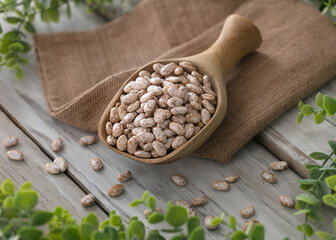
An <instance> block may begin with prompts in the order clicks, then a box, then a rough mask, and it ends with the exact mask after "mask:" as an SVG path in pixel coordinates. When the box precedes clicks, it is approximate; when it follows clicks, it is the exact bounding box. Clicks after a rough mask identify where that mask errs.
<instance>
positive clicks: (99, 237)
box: [91, 231, 110, 240]
mask: <svg viewBox="0 0 336 240" xmlns="http://www.w3.org/2000/svg"><path fill="white" fill-rule="evenodd" d="M91 240H110V239H109V237H108V236H106V235H105V234H104V233H102V232H98V231H96V232H94V233H93V234H92V236H91Z"/></svg>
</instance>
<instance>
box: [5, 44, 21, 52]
mask: <svg viewBox="0 0 336 240" xmlns="http://www.w3.org/2000/svg"><path fill="white" fill-rule="evenodd" d="M8 48H9V49H10V50H12V51H14V52H22V51H23V46H22V44H21V43H18V42H15V43H12V44H10V45H9V46H8Z"/></svg>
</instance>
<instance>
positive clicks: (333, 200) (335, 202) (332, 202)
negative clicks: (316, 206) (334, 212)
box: [322, 194, 336, 208]
mask: <svg viewBox="0 0 336 240" xmlns="http://www.w3.org/2000/svg"><path fill="white" fill-rule="evenodd" d="M322 199H323V202H324V203H325V204H326V205H328V206H330V207H334V208H336V194H334V195H331V194H329V195H325V196H323V198H322Z"/></svg>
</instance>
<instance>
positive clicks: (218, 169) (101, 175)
mask: <svg viewBox="0 0 336 240" xmlns="http://www.w3.org/2000/svg"><path fill="white" fill-rule="evenodd" d="M61 19H62V20H61V22H60V23H59V24H56V25H51V26H49V27H48V26H46V25H43V24H40V23H37V29H38V32H57V31H60V30H62V31H78V30H85V29H90V28H93V27H96V26H99V25H101V24H103V23H104V22H105V21H104V20H103V18H101V17H99V16H95V15H93V16H88V15H87V14H86V12H85V10H84V8H83V7H79V8H74V11H73V14H72V19H71V20H68V19H67V18H66V17H64V18H61ZM29 59H30V61H31V63H30V64H29V65H28V66H26V67H25V68H24V71H25V73H26V78H25V79H24V80H23V81H18V80H16V79H15V78H14V74H13V73H11V72H9V71H7V70H4V71H3V72H2V73H1V75H0V139H3V138H4V137H6V136H9V135H16V136H18V137H19V138H20V143H19V144H18V146H17V147H16V149H18V150H20V151H22V152H23V153H24V154H25V160H24V161H23V162H14V161H9V160H7V159H6V157H5V153H6V150H5V149H4V148H3V147H0V165H1V167H0V181H2V180H3V179H5V178H7V177H11V178H12V179H13V180H14V181H15V182H16V183H17V184H20V183H22V182H24V181H27V180H31V181H32V182H33V185H34V187H35V189H36V190H37V191H38V192H39V193H40V195H41V198H40V199H41V203H40V208H43V209H52V208H54V207H55V206H56V205H63V206H64V207H65V208H67V209H68V210H70V212H71V213H72V214H73V215H74V216H75V217H76V218H78V219H80V218H81V217H83V216H85V215H86V214H88V212H90V211H93V212H95V213H96V214H97V215H98V216H99V218H100V219H104V218H106V217H107V214H108V213H109V212H110V211H111V210H112V209H115V210H116V211H117V212H118V213H119V214H121V215H122V216H123V217H124V219H125V220H126V221H127V220H128V219H129V218H130V216H133V215H138V216H140V218H141V219H142V220H145V218H144V217H143V216H142V212H143V210H144V209H143V208H140V209H139V208H135V209H133V208H129V207H128V204H129V203H130V202H131V201H132V200H133V199H135V198H139V197H140V196H141V195H142V193H143V192H144V191H145V190H149V192H150V193H151V194H153V195H155V196H156V197H157V198H158V205H159V207H164V206H165V203H166V202H167V201H169V200H173V201H175V200H178V199H183V200H186V201H190V200H191V199H192V198H193V197H195V196H198V195H201V194H206V195H207V196H208V197H209V200H210V201H209V202H208V203H207V204H206V205H205V206H203V207H197V208H196V211H197V213H198V215H199V216H200V217H201V218H202V220H203V219H204V216H205V215H207V214H213V215H220V214H221V213H222V212H225V213H226V214H227V215H233V216H235V217H236V218H237V223H238V225H239V226H242V225H243V223H244V222H245V221H246V219H243V218H242V217H240V214H239V211H240V209H241V208H242V207H244V206H246V205H253V206H255V208H256V213H255V215H254V216H253V218H255V219H258V220H259V221H260V222H262V223H263V224H264V225H265V227H266V239H283V238H284V237H286V236H288V237H290V238H291V239H300V238H301V234H300V233H299V232H298V231H297V230H296V228H295V226H297V225H299V224H302V223H303V217H302V216H293V215H292V214H293V213H294V212H295V209H289V208H285V207H283V206H282V205H281V204H280V203H279V201H278V196H279V195H281V194H286V195H290V196H292V197H295V196H296V195H298V194H300V190H299V189H298V184H297V183H296V182H295V181H296V180H298V179H300V178H302V177H305V176H307V172H306V170H305V169H304V167H303V165H304V164H305V163H310V162H313V160H311V159H310V158H309V157H308V155H309V153H311V152H313V151H315V150H325V151H326V152H328V151H329V150H328V144H327V141H328V140H329V139H335V136H336V134H335V131H333V129H334V127H335V123H334V122H333V121H332V120H330V121H329V120H327V121H325V122H324V123H323V124H321V125H320V126H315V125H314V123H313V121H311V120H310V121H308V120H306V119H305V120H304V121H303V122H302V124H301V125H299V126H297V125H296V123H295V122H296V116H297V108H296V107H294V108H293V109H291V110H289V111H287V112H286V113H284V114H283V115H282V116H281V117H280V118H279V119H277V120H276V121H274V122H273V123H272V124H271V125H270V126H268V127H266V128H265V129H264V130H263V131H262V132H261V133H260V134H259V135H258V136H256V137H255V138H254V139H253V140H251V141H250V142H249V143H248V144H246V146H244V147H243V148H242V149H241V150H240V151H239V152H238V153H237V154H236V155H235V156H234V157H233V158H232V160H231V161H230V162H229V163H228V164H226V165H223V164H220V163H218V162H215V161H213V160H207V159H200V158H196V157H188V158H186V159H183V160H181V161H179V162H176V163H172V164H169V165H160V166H153V165H145V164H142V163H138V162H135V161H132V160H130V159H127V158H125V157H122V156H120V155H118V154H116V153H114V152H112V151H110V150H109V149H108V148H106V147H105V146H104V145H103V144H102V143H101V142H98V143H97V144H94V145H92V146H89V147H83V146H81V145H79V144H78V139H80V138H81V137H82V136H84V135H87V134H88V133H86V132H84V131H81V130H79V129H76V128H73V127H71V126H68V125H66V124H64V123H62V122H60V121H57V120H55V119H53V118H51V117H50V116H49V115H48V113H47V108H46V103H45V100H44V96H43V91H42V88H41V85H40V80H39V77H38V75H37V68H36V62H35V57H34V55H33V53H30V54H29ZM318 91H321V92H322V93H324V94H329V95H331V96H336V79H335V80H332V81H330V82H329V83H328V84H326V85H325V86H323V87H322V88H321V89H319V90H318ZM315 95H316V94H312V95H311V96H310V97H308V98H307V99H305V100H304V102H307V103H313V102H314V96H315ZM335 130H336V128H335ZM55 137H61V138H62V139H63V140H64V145H65V147H64V149H63V150H62V151H61V152H59V153H57V154H56V153H54V152H53V151H52V150H51V149H50V143H51V141H52V139H54V138H55ZM58 156H61V157H64V158H65V159H66V160H67V161H68V164H69V169H68V171H67V172H66V173H65V174H59V175H56V176H54V175H50V174H48V173H46V172H45V171H44V164H45V163H47V162H50V161H52V160H53V159H54V158H55V157H58ZM92 157H99V158H101V159H102V160H103V162H104V169H103V170H102V171H100V172H95V171H93V170H92V169H91V167H90V164H89V161H90V159H91V158H92ZM278 160H285V161H288V162H289V164H290V169H288V170H286V171H283V172H279V173H276V175H277V177H278V183H276V184H269V183H267V182H265V181H264V180H263V179H262V178H261V177H260V172H261V171H262V170H265V169H267V168H268V167H269V163H270V162H272V161H278ZM125 169H128V170H131V171H132V172H133V176H134V177H133V179H132V180H131V181H129V182H127V183H125V189H126V190H125V192H124V193H123V194H122V195H121V196H119V197H118V198H113V199H112V198H110V197H108V196H107V189H108V188H109V187H110V186H111V185H113V184H115V183H117V180H116V176H117V175H118V174H119V173H120V172H121V171H122V170H125ZM175 173H181V174H183V175H184V176H186V177H187V181H188V182H187V185H186V186H185V187H178V186H176V185H175V184H174V183H172V181H171V180H170V178H171V176H172V175H173V174H175ZM233 173H236V174H238V175H239V177H240V179H239V181H238V182H237V183H234V184H232V186H231V189H230V190H229V191H228V192H217V191H214V190H213V189H212V188H211V182H212V181H213V180H218V179H223V178H224V177H225V176H227V175H230V174H233ZM87 193H93V194H94V195H95V196H96V198H97V202H96V205H95V206H92V207H90V208H83V207H82V206H81V205H80V203H79V202H80V200H81V198H82V197H83V196H84V195H86V194H87ZM335 214H336V212H335V211H333V210H331V209H326V210H325V211H324V215H325V222H328V221H329V222H331V219H332V218H333V217H334V216H335ZM147 226H148V228H151V226H150V225H147ZM313 226H314V227H315V228H317V229H319V230H328V229H331V225H330V224H323V225H322V224H317V223H314V224H313ZM225 232H227V229H225V228H223V227H220V228H219V229H218V230H216V231H209V232H207V239H219V238H223V237H221V236H224V233H225Z"/></svg>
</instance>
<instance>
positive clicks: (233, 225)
mask: <svg viewBox="0 0 336 240" xmlns="http://www.w3.org/2000/svg"><path fill="white" fill-rule="evenodd" d="M229 226H230V228H231V229H233V230H235V229H236V219H235V218H234V217H233V216H232V215H231V216H230V217H229Z"/></svg>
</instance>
